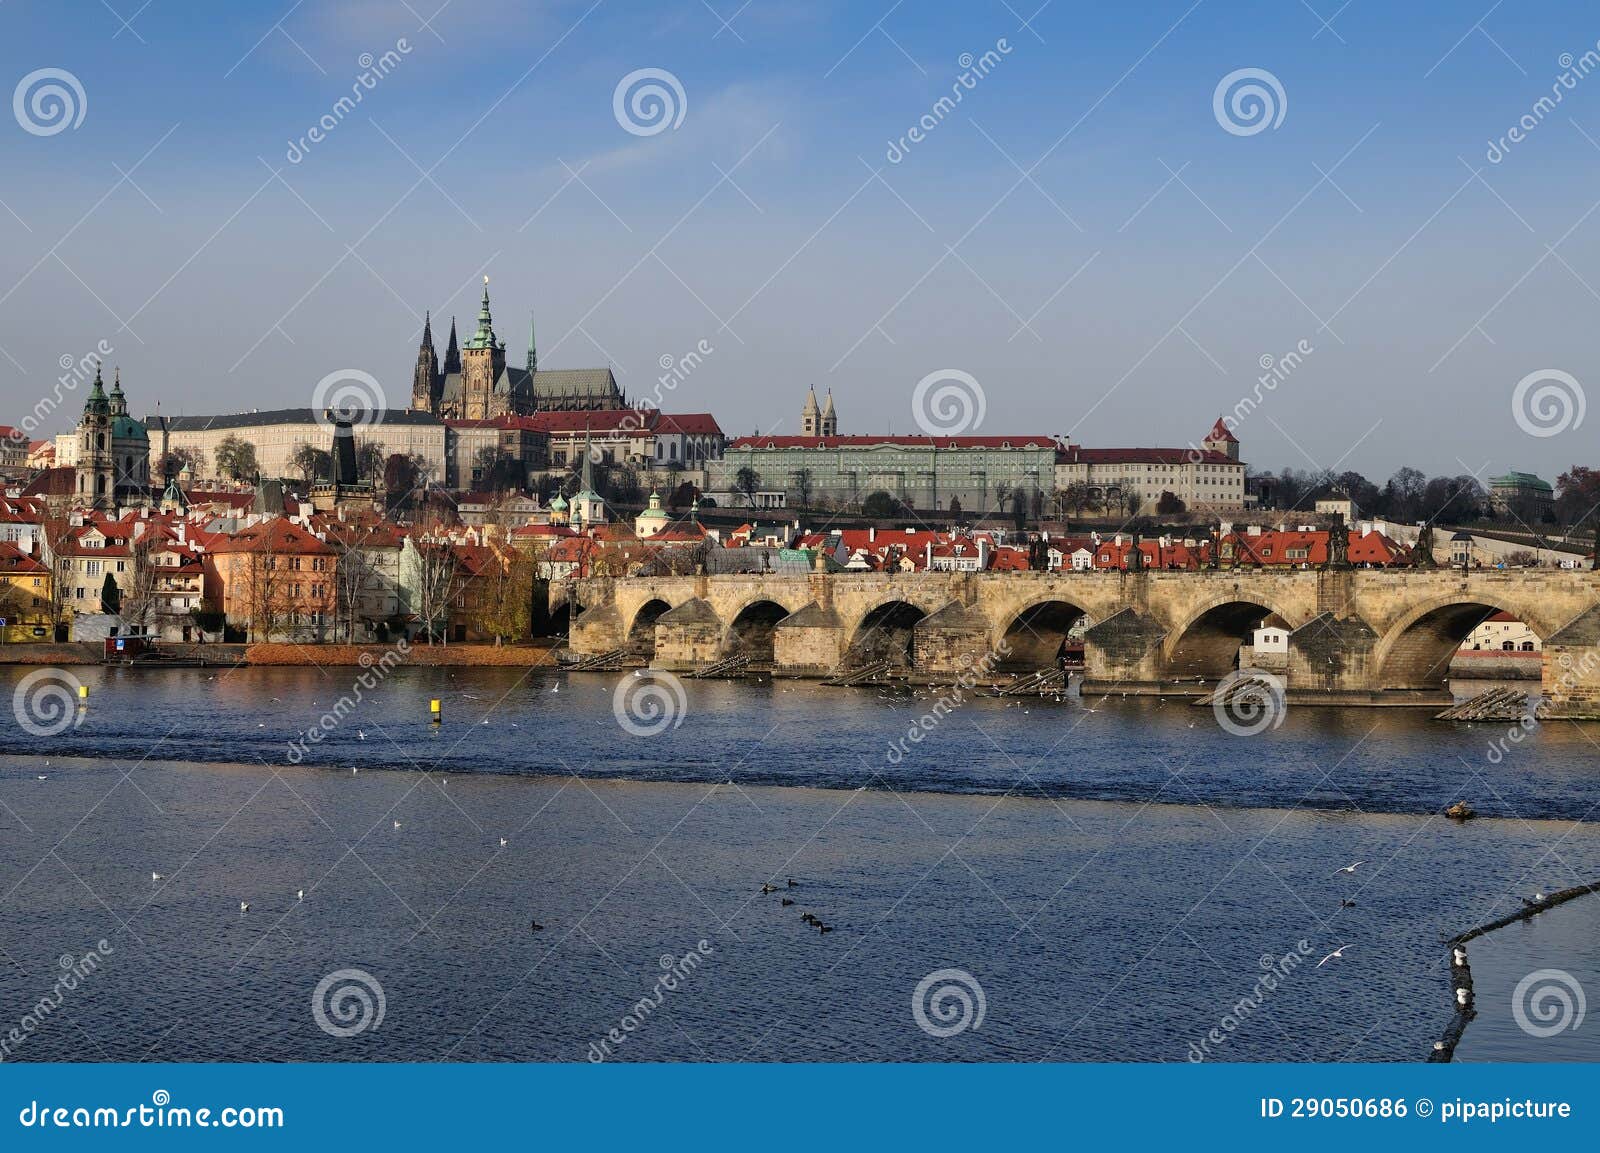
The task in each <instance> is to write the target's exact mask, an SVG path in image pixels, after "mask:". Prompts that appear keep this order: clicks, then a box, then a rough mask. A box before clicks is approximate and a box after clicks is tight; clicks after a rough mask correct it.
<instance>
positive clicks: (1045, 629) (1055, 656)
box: [995, 597, 1092, 670]
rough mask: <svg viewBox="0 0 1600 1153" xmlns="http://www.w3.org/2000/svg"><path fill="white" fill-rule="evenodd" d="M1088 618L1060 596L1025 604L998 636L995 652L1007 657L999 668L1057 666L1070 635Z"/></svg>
mask: <svg viewBox="0 0 1600 1153" xmlns="http://www.w3.org/2000/svg"><path fill="white" fill-rule="evenodd" d="M1088 615H1089V614H1088V613H1086V612H1085V611H1084V610H1083V608H1082V606H1080V605H1078V604H1075V603H1074V602H1072V601H1069V600H1063V599H1062V598H1060V597H1042V598H1040V599H1038V600H1036V601H1034V602H1033V603H1032V604H1028V605H1024V606H1023V607H1022V608H1021V609H1018V610H1017V611H1016V612H1014V613H1011V614H1010V617H1009V619H1008V620H1007V621H1006V622H1005V623H1004V624H1003V625H1002V627H1001V628H1000V631H999V633H998V634H997V635H996V637H995V650H996V651H997V652H1003V653H1006V654H1007V655H1006V656H1005V657H1004V658H1003V659H1002V660H1001V661H1000V662H999V666H998V667H1000V668H1002V669H1007V670H1014V669H1024V670H1031V669H1042V668H1053V667H1055V666H1056V664H1057V663H1058V661H1059V659H1060V658H1061V657H1062V655H1063V653H1064V650H1065V648H1066V644H1067V634H1068V633H1069V632H1070V631H1071V630H1072V628H1073V626H1075V625H1076V624H1077V623H1078V621H1079V620H1080V619H1082V618H1084V617H1087V616H1088ZM1091 619H1092V618H1091Z"/></svg>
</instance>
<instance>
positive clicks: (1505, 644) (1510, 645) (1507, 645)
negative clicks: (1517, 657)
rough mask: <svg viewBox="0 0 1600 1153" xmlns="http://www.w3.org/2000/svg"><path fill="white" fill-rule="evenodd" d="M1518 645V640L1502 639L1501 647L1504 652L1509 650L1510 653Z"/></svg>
mask: <svg viewBox="0 0 1600 1153" xmlns="http://www.w3.org/2000/svg"><path fill="white" fill-rule="evenodd" d="M1516 647H1517V646H1516V642H1515V641H1501V642H1500V648H1501V650H1502V651H1504V652H1508V653H1509V652H1512V651H1513V650H1515V649H1516Z"/></svg>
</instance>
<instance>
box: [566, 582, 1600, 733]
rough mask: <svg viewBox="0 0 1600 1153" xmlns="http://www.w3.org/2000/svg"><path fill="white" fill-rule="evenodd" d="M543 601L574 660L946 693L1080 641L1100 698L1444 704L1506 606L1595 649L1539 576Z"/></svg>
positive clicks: (1052, 656)
mask: <svg viewBox="0 0 1600 1153" xmlns="http://www.w3.org/2000/svg"><path fill="white" fill-rule="evenodd" d="M551 600H552V608H557V607H559V606H561V605H562V604H566V605H568V606H569V607H570V609H571V611H572V613H573V616H572V624H571V631H570V646H571V650H572V652H573V653H574V654H575V655H578V656H586V655H599V654H602V653H608V652H613V651H615V650H618V649H626V650H628V651H629V653H630V654H631V655H632V656H634V657H635V658H636V659H640V660H642V661H644V662H646V663H649V664H652V665H654V666H656V667H660V668H666V669H679V670H682V669H690V668H695V667H699V666H703V665H706V664H708V663H711V662H714V661H717V660H720V659H723V658H725V657H727V656H731V655H736V654H742V655H745V656H748V657H749V658H750V662H751V665H752V666H754V667H756V668H764V669H770V670H772V671H773V672H775V673H777V674H779V675H792V676H826V675H829V674H832V673H835V672H838V671H841V670H848V669H849V668H851V667H855V666H865V665H868V664H871V663H873V662H878V661H887V662H888V663H889V664H890V665H892V666H897V667H899V668H900V669H902V670H903V671H904V673H905V675H907V676H910V677H912V678H913V679H923V680H929V681H940V680H946V681H948V680H951V679H953V678H954V677H956V676H957V675H960V674H961V673H962V672H963V671H964V670H966V669H969V668H970V667H971V666H972V665H973V664H974V663H975V662H976V663H978V664H979V665H980V667H981V668H982V669H984V670H989V671H992V672H993V673H994V679H1003V678H1004V677H1006V676H1007V675H1008V674H1011V673H1019V672H1024V671H1030V670H1033V669H1038V668H1048V667H1053V666H1054V665H1055V664H1056V663H1057V661H1058V660H1059V659H1060V657H1061V655H1062V653H1063V652H1064V651H1065V650H1064V645H1065V643H1066V642H1067V639H1068V633H1069V631H1070V632H1074V634H1075V636H1081V637H1082V640H1083V652H1084V666H1085V673H1086V684H1087V687H1089V688H1090V689H1095V690H1098V689H1100V688H1102V687H1104V688H1116V689H1119V690H1121V691H1124V692H1171V693H1178V694H1182V693H1196V692H1202V691H1206V689H1207V687H1208V686H1210V685H1213V684H1214V683H1215V682H1216V681H1217V680H1219V679H1221V678H1222V677H1224V676H1226V675H1227V674H1228V673H1229V672H1231V671H1232V670H1233V669H1235V668H1237V667H1239V665H1240V662H1241V659H1243V660H1244V661H1245V663H1247V664H1258V665H1261V666H1262V667H1266V668H1269V669H1271V670H1272V671H1274V672H1276V673H1277V674H1278V675H1280V676H1282V677H1283V678H1284V679H1285V681H1286V683H1287V685H1288V686H1289V689H1290V690H1291V692H1293V693H1294V694H1295V695H1296V696H1297V697H1299V698H1300V699H1302V700H1309V699H1316V698H1317V697H1318V696H1319V695H1326V696H1327V697H1328V698H1329V699H1330V701H1332V700H1338V701H1341V702H1350V701H1358V700H1361V699H1367V700H1371V701H1372V702H1374V703H1384V702H1403V701H1406V700H1408V699H1409V700H1415V701H1417V702H1419V703H1422V702H1427V703H1431V702H1434V701H1437V700H1439V699H1442V698H1441V694H1442V693H1443V691H1444V689H1445V682H1446V677H1447V671H1448V667H1449V664H1450V659H1451V656H1452V654H1453V653H1454V652H1455V650H1456V649H1457V647H1458V646H1459V645H1460V643H1461V641H1462V640H1463V639H1464V638H1465V637H1466V636H1467V635H1468V634H1469V633H1470V632H1471V631H1472V629H1473V628H1474V627H1475V626H1476V625H1477V624H1478V623H1480V622H1481V621H1482V620H1483V619H1484V618H1485V617H1487V616H1488V615H1489V614H1491V613H1493V612H1495V611H1497V610H1505V611H1507V612H1510V613H1512V614H1514V615H1515V616H1517V617H1518V618H1519V619H1521V620H1523V621H1525V622H1526V623H1527V624H1528V625H1529V626H1530V627H1531V628H1532V629H1533V630H1534V632H1535V633H1537V634H1538V635H1539V636H1540V637H1541V638H1542V639H1543V640H1544V641H1545V642H1546V648H1547V652H1552V653H1563V654H1570V653H1572V652H1580V650H1583V651H1586V650H1591V649H1595V646H1597V645H1600V578H1597V576H1596V574H1594V573H1591V572H1582V571H1556V570H1537V569H1529V570H1515V571H1505V572H1499V571H1497V572H1480V571H1463V570H1456V569H1442V570H1437V571H1416V570H1398V569H1387V570H1385V569H1347V570H1290V571H1259V570H1217V571H1202V572H1159V571H1152V572H1136V573H1121V572H1071V573H917V574H898V573H894V574H891V573H832V574H829V573H810V574H803V575H802V574H784V575H776V574H750V575H718V576H708V575H704V574H701V575H697V576H682V577H647V578H600V577H597V578H586V579H580V580H574V581H570V582H565V583H557V584H555V585H553V586H552V588H551ZM1263 623H1267V624H1272V625H1277V626H1279V627H1281V628H1282V629H1283V630H1284V631H1285V632H1286V633H1287V634H1288V651H1287V654H1283V653H1279V654H1275V655H1274V656H1272V657H1271V658H1268V657H1266V656H1265V655H1264V654H1255V653H1253V652H1252V650H1250V649H1248V648H1246V649H1245V651H1244V653H1243V658H1241V647H1242V646H1246V645H1248V644H1249V642H1250V637H1251V634H1252V631H1253V630H1254V629H1255V628H1256V627H1257V626H1258V625H1261V624H1263ZM1074 626H1077V628H1076V630H1075V629H1074ZM1580 655H1581V653H1580ZM1593 656H1594V659H1595V661H1596V662H1597V663H1600V650H1597V651H1596V652H1595V653H1594V654H1593ZM1550 663H1551V662H1550V661H1549V660H1547V662H1546V664H1547V666H1548V665H1549V664H1550ZM1596 671H1597V672H1600V670H1596ZM1551 679H1552V678H1551V675H1550V673H1549V671H1548V669H1547V673H1546V681H1547V692H1548V684H1549V682H1550V681H1551ZM1569 679H1571V677H1570V676H1569ZM1591 679H1600V678H1591V677H1589V676H1587V675H1586V676H1584V677H1583V678H1581V680H1582V681H1583V682H1584V684H1585V685H1587V684H1588V682H1589V681H1590V680H1591ZM1573 691H1574V692H1575V693H1577V695H1578V696H1585V695H1586V694H1588V693H1590V692H1591V691H1592V690H1591V689H1590V688H1588V687H1580V688H1575V689H1574V690H1573Z"/></svg>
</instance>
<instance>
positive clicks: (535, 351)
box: [528, 312, 539, 373]
mask: <svg viewBox="0 0 1600 1153" xmlns="http://www.w3.org/2000/svg"><path fill="white" fill-rule="evenodd" d="M528 371H529V372H530V373H534V372H538V371H539V346H538V345H537V344H536V343H535V342H534V339H533V313H532V312H529V313H528Z"/></svg>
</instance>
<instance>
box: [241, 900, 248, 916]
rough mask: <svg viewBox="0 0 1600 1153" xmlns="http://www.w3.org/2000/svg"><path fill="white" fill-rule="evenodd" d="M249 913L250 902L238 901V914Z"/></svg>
mask: <svg viewBox="0 0 1600 1153" xmlns="http://www.w3.org/2000/svg"><path fill="white" fill-rule="evenodd" d="M249 911H250V902H249V901H240V902H239V912H240V913H241V914H242V913H248V912H249Z"/></svg>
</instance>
